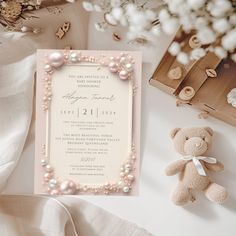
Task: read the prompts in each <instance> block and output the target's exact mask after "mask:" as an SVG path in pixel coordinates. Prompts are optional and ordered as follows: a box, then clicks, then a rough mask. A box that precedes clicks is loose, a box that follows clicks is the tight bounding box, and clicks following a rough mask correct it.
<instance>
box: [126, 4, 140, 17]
mask: <svg viewBox="0 0 236 236" xmlns="http://www.w3.org/2000/svg"><path fill="white" fill-rule="evenodd" d="M125 10H126V14H127V15H129V16H132V15H133V14H134V13H136V12H137V6H136V5H135V4H132V3H130V4H127V6H126V7H125Z"/></svg>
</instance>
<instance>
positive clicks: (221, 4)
mask: <svg viewBox="0 0 236 236" xmlns="http://www.w3.org/2000/svg"><path fill="white" fill-rule="evenodd" d="M231 7H232V5H231V2H230V1H228V0H214V1H213V6H212V7H211V9H210V13H211V15H212V16H215V17H221V16H224V15H225V13H226V12H227V11H229V10H230V9H231Z"/></svg>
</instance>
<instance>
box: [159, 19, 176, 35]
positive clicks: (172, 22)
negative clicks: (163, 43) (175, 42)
mask: <svg viewBox="0 0 236 236" xmlns="http://www.w3.org/2000/svg"><path fill="white" fill-rule="evenodd" d="M178 28H179V21H178V20H177V19H176V18H170V19H168V20H166V21H165V22H163V24H162V29H163V31H164V32H165V33H166V34H174V33H175V32H176V30H177V29H178Z"/></svg>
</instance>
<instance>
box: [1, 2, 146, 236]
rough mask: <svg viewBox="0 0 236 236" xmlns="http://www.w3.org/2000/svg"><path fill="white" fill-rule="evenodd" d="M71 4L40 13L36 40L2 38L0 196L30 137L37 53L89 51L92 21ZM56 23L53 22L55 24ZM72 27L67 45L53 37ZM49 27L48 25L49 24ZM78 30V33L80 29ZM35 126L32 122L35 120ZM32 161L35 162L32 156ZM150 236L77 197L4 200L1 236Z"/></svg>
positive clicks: (8, 197) (20, 36)
mask: <svg viewBox="0 0 236 236" xmlns="http://www.w3.org/2000/svg"><path fill="white" fill-rule="evenodd" d="M76 4H77V3H75V4H67V5H64V6H60V7H59V8H56V9H62V10H61V12H60V14H59V15H58V16H57V17H55V16H53V15H49V16H48V14H47V13H48V12H47V11H48V9H43V10H40V11H38V12H37V13H36V14H37V16H39V18H38V19H37V20H33V21H30V22H27V24H28V25H29V26H35V27H37V26H41V27H42V26H43V27H44V30H43V32H42V33H41V34H40V35H38V36H35V35H33V34H28V35H24V34H22V33H5V32H0V191H2V190H4V185H5V184H6V182H7V179H8V178H9V176H10V175H11V173H12V172H13V170H14V168H15V167H16V165H17V162H18V160H19V158H20V156H21V153H22V150H23V148H24V144H25V140H26V137H27V133H28V131H29V127H30V123H31V118H32V111H33V95H34V73H35V63H36V61H35V59H36V54H35V51H36V49H37V48H64V47H65V46H72V47H73V48H75V49H85V48H86V45H87V23H88V18H87V16H86V14H85V13H84V11H82V9H81V6H80V5H78V4H77V5H76ZM54 17H55V18H54ZM64 21H70V22H71V23H74V25H73V28H72V29H71V30H70V31H69V32H68V34H67V35H66V37H65V39H63V40H58V39H57V38H56V37H55V32H56V30H57V29H58V26H60V25H61V24H62V23H63V22H64ZM49 22H50V24H48V23H49ZM76 25H77V27H76ZM32 122H33V123H34V121H33V120H32ZM32 158H34V157H33V156H32ZM32 235H34V236H74V235H75V236H77V235H79V236H100V235H101V236H146V235H147V236H148V235H151V234H149V233H148V232H147V231H145V230H143V229H140V228H138V227H137V226H136V225H134V224H132V223H129V222H127V221H125V220H122V219H120V218H118V217H116V216H113V215H111V214H110V213H108V212H106V211H104V210H102V209H100V208H98V207H96V206H94V205H92V204H90V203H87V202H85V201H83V200H80V199H79V198H78V197H66V196H62V197H58V198H56V199H54V198H48V197H44V196H22V195H21V196H15V195H1V196H0V236H32Z"/></svg>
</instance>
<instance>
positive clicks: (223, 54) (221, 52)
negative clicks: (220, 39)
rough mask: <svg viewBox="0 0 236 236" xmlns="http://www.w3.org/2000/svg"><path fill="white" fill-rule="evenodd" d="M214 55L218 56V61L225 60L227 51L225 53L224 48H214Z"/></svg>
mask: <svg viewBox="0 0 236 236" xmlns="http://www.w3.org/2000/svg"><path fill="white" fill-rule="evenodd" d="M214 53H215V54H216V56H218V57H219V58H220V59H223V58H226V57H227V51H225V49H224V48H222V47H219V46H218V47H216V48H215V49H214Z"/></svg>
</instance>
